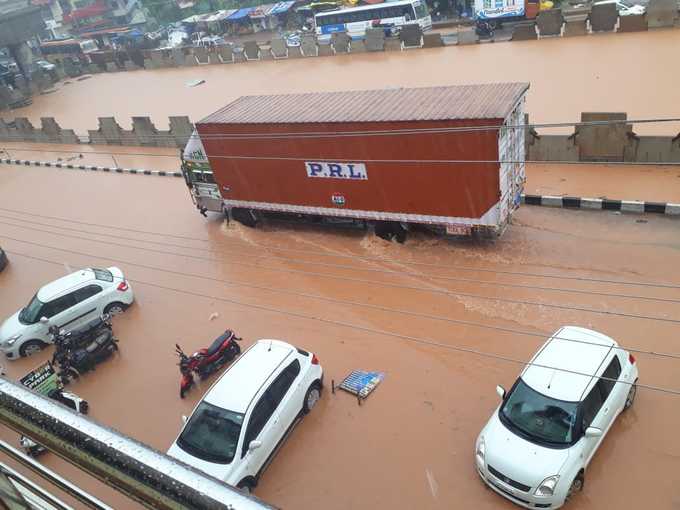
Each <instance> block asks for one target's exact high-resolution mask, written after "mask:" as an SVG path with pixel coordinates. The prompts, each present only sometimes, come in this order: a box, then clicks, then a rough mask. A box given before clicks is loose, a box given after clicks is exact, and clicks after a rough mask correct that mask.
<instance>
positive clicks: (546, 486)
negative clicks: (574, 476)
mask: <svg viewBox="0 0 680 510" xmlns="http://www.w3.org/2000/svg"><path fill="white" fill-rule="evenodd" d="M559 479H560V475H555V476H549V477H548V478H546V479H545V480H543V481H542V482H541V484H540V485H539V486H538V488H537V489H536V491H535V492H534V494H535V495H536V496H544V497H545V496H552V495H553V494H554V493H555V486H556V485H557V481H558V480H559Z"/></svg>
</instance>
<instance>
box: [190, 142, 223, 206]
mask: <svg viewBox="0 0 680 510" xmlns="http://www.w3.org/2000/svg"><path fill="white" fill-rule="evenodd" d="M181 159H182V175H183V176H184V181H185V182H186V183H187V186H188V187H189V193H190V195H191V201H192V202H193V203H194V205H195V206H196V208H197V209H198V210H199V212H200V213H201V214H203V215H204V216H205V213H206V212H207V211H213V212H219V213H221V212H223V211H224V206H223V202H222V195H221V193H220V188H219V185H218V184H217V183H216V182H215V177H214V175H213V171H212V168H211V167H210V162H209V161H208V156H207V155H206V153H205V149H204V148H203V144H202V143H201V139H200V138H199V137H198V133H197V132H196V131H194V132H193V133H192V135H191V137H190V138H189V141H188V142H187V145H186V147H185V148H184V151H183V153H182V156H181Z"/></svg>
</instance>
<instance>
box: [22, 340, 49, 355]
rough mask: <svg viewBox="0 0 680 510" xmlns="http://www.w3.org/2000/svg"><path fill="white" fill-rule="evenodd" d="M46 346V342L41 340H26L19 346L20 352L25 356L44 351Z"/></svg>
mask: <svg viewBox="0 0 680 510" xmlns="http://www.w3.org/2000/svg"><path fill="white" fill-rule="evenodd" d="M44 347H45V343H44V342H41V341H40V340H29V341H28V342H24V343H23V344H22V345H21V347H20V348H19V354H21V355H22V356H24V357H26V356H32V355H34V354H37V353H39V352H40V351H42V350H43V348H44Z"/></svg>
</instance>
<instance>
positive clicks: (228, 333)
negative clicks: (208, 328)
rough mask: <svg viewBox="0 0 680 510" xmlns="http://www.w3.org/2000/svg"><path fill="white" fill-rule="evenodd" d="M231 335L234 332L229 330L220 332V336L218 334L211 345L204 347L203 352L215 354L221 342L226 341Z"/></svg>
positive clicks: (210, 354)
mask: <svg viewBox="0 0 680 510" xmlns="http://www.w3.org/2000/svg"><path fill="white" fill-rule="evenodd" d="M233 335H234V333H232V332H231V331H229V330H227V331H225V332H224V333H222V334H221V335H220V336H218V337H217V338H216V339H215V341H214V342H213V343H212V345H211V346H210V347H208V348H207V349H206V351H205V354H206V355H207V356H212V355H213V354H215V353H216V352H217V351H219V350H220V347H221V346H222V344H223V343H224V342H226V341H227V340H229V339H230V338H231V337H232V336H233Z"/></svg>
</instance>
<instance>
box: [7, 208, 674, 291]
mask: <svg viewBox="0 0 680 510" xmlns="http://www.w3.org/2000/svg"><path fill="white" fill-rule="evenodd" d="M0 211H7V212H11V213H14V214H22V215H26V216H35V217H38V218H46V219H51V220H55V221H61V222H65V223H75V224H78V225H87V226H90V227H101V228H107V229H114V230H123V231H126V232H134V233H137V234H145V235H155V236H159V237H170V238H174V239H184V240H187V241H197V242H205V243H213V242H214V241H213V240H211V239H202V238H199V237H191V236H184V235H178V234H172V233H167V232H166V233H158V232H151V231H149V230H140V229H134V228H128V227H121V226H117V225H107V224H102V223H91V222H86V221H80V220H73V219H68V218H60V217H58V216H48V215H44V214H38V213H35V212H29V211H19V210H16V209H7V208H4V207H0ZM136 240H137V241H143V240H141V239H136ZM219 245H220V246H225V245H224V244H222V243H219ZM253 246H255V247H257V248H262V249H265V250H274V251H283V252H286V251H289V252H291V253H303V254H306V255H318V256H324V257H336V258H349V259H352V260H363V261H367V262H378V263H390V264H397V265H415V266H424V267H432V268H438V269H446V270H455V271H465V272H480V273H491V274H502V275H507V276H523V277H531V278H545V279H551V278H552V279H559V280H572V281H582V282H588V283H607V284H614V285H624V286H639V287H652V288H654V287H656V288H662V289H680V284H673V283H660V282H636V281H632V280H607V279H602V278H591V277H588V276H564V275H554V274H547V273H529V272H524V271H504V270H498V269H488V268H476V267H469V266H456V265H441V264H434V263H429V262H418V261H408V260H399V259H390V258H384V257H368V256H363V255H352V254H344V253H328V252H322V251H318V250H316V251H315V250H306V249H304V250H303V249H296V248H281V247H276V246H272V245H264V244H257V243H255V244H253ZM187 248H190V247H187Z"/></svg>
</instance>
